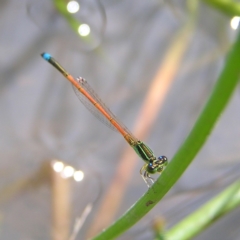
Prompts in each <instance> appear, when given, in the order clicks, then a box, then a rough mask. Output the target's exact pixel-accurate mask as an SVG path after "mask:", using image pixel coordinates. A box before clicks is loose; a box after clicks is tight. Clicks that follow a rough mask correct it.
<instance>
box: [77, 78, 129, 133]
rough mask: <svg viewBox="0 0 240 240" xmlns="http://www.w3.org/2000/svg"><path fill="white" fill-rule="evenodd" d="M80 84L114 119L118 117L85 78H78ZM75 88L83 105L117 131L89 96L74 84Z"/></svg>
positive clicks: (122, 125) (125, 128)
mask: <svg viewBox="0 0 240 240" xmlns="http://www.w3.org/2000/svg"><path fill="white" fill-rule="evenodd" d="M76 80H77V82H78V84H79V85H80V86H81V87H82V88H84V89H85V90H86V91H87V92H88V93H89V94H91V96H92V97H93V98H94V99H95V101H96V102H97V103H99V104H100V105H101V106H102V107H103V108H104V110H105V111H106V112H107V113H108V114H109V115H110V116H111V117H112V118H114V119H116V116H115V115H114V114H113V113H112V112H111V110H110V109H109V108H108V107H107V106H106V105H105V104H104V103H103V101H102V100H101V99H100V97H99V96H98V95H97V94H96V93H95V91H94V90H93V89H92V87H91V86H90V85H89V84H88V83H87V81H86V80H85V79H83V78H81V77H80V78H77V79H76ZM72 87H73V90H74V92H75V94H76V95H77V97H78V99H79V100H80V101H81V102H82V103H83V105H84V106H85V107H86V108H87V109H88V110H89V111H90V112H91V113H92V114H93V115H94V116H95V117H96V118H97V119H99V120H100V121H101V122H102V123H103V124H105V125H106V126H107V127H109V128H110V129H112V130H114V131H117V129H116V128H115V127H114V126H113V125H112V124H111V123H110V121H109V120H108V119H107V118H106V117H105V116H104V115H103V114H102V113H101V112H100V111H99V110H98V109H97V108H96V107H95V106H94V105H93V104H92V103H91V102H90V101H89V100H88V98H87V97H85V96H84V95H83V94H82V93H81V92H79V91H78V89H77V88H76V87H75V86H74V85H72ZM118 123H119V124H120V125H121V127H122V128H123V129H124V130H125V131H126V132H127V133H129V134H130V135H132V134H131V132H130V131H129V130H128V129H127V127H125V126H124V124H122V123H121V122H119V121H118Z"/></svg>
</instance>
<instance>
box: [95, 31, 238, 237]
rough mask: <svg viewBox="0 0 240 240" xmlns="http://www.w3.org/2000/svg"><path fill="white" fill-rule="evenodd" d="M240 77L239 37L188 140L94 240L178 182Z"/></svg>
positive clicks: (120, 228)
mask: <svg viewBox="0 0 240 240" xmlns="http://www.w3.org/2000/svg"><path fill="white" fill-rule="evenodd" d="M239 74H240V34H239V35H238V38H237V40H236V42H235V44H234V45H233V47H232V50H231V51H230V53H229V55H228V57H227V59H226V62H225V66H224V68H223V70H222V72H221V74H220V76H219V78H218V80H217V82H216V84H215V87H214V89H213V91H212V94H211V96H210V98H209V100H208V101H207V104H206V106H205V107H204V109H203V111H202V113H201V114H200V116H199V118H198V120H197V121H196V123H195V125H194V127H193V129H192V131H191V132H190V134H189V136H188V137H187V139H186V140H185V142H184V143H183V145H182V146H181V147H180V148H179V150H178V151H177V153H176V154H175V156H174V157H173V159H172V161H171V162H170V164H169V166H168V167H167V168H166V170H165V171H163V173H162V174H161V176H160V177H159V178H158V180H157V181H156V182H155V183H154V185H153V186H152V187H151V188H150V189H149V190H148V191H147V192H146V193H145V195H144V196H143V197H141V198H140V199H139V200H138V201H137V202H136V203H135V204H134V205H133V206H132V207H131V208H130V209H129V210H128V211H127V212H126V213H125V214H124V215H123V216H122V217H120V218H119V219H118V220H117V221H116V222H115V223H114V224H113V225H111V226H110V227H109V228H107V229H106V230H104V231H103V232H101V233H100V234H99V235H98V236H96V237H94V238H93V239H94V240H100V239H102V240H105V239H108V240H110V239H114V238H116V237H117V236H119V235H120V234H122V233H123V232H124V231H126V230H127V229H129V228H130V227H131V226H133V225H134V224H135V223H136V222H137V221H139V220H140V219H141V218H142V217H143V216H144V215H146V214H147V213H148V212H149V211H150V210H151V209H152V208H153V207H154V206H155V205H156V204H157V203H158V202H159V201H160V200H161V199H162V197H163V196H164V195H165V194H166V193H167V192H168V191H169V189H170V188H171V187H172V186H173V184H174V183H175V182H176V181H177V180H178V179H179V178H180V176H181V175H182V174H183V172H184V171H185V170H186V168H187V167H188V165H189V164H190V163H191V162H192V160H193V158H194V157H195V156H196V155H197V153H198V152H199V150H200V149H201V147H202V146H203V145H204V143H205V141H206V140H207V138H208V136H209V134H210V132H211V131H212V129H213V127H214V125H215V123H216V122H217V119H218V118H219V116H220V114H221V113H222V111H223V110H224V108H225V106H226V105H227V103H228V101H229V100H230V97H231V95H232V93H233V91H234V89H235V87H236V86H237V83H238V78H239Z"/></svg>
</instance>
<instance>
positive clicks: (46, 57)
mask: <svg viewBox="0 0 240 240" xmlns="http://www.w3.org/2000/svg"><path fill="white" fill-rule="evenodd" d="M41 56H42V57H43V58H44V59H45V60H47V61H49V60H50V59H51V55H50V54H49V53H42V54H41Z"/></svg>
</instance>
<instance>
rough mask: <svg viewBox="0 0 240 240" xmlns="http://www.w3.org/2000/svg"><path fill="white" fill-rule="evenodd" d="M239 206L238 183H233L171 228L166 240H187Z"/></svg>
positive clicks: (239, 184) (239, 193)
mask: <svg viewBox="0 0 240 240" xmlns="http://www.w3.org/2000/svg"><path fill="white" fill-rule="evenodd" d="M239 205H240V181H237V182H235V183H233V184H232V185H231V186H229V187H228V188H227V189H225V190H224V191H223V192H221V193H220V194H219V195H218V196H217V197H215V198H213V199H212V200H210V201H209V202H208V203H206V204H205V205H204V206H202V207H201V208H199V209H198V210H197V211H195V212H194V213H192V214H190V215H189V216H188V217H186V218H185V219H184V220H182V221H181V222H179V223H178V224H177V225H175V226H174V227H173V228H171V229H170V230H169V231H168V232H167V233H166V234H165V238H164V239H166V240H188V239H192V238H193V237H195V236H196V235H197V234H199V233H200V232H202V231H203V230H204V229H205V228H207V227H208V226H210V224H212V223H214V222H215V221H216V220H217V219H219V218H220V217H222V216H223V215H225V214H227V213H228V212H230V211H231V210H233V209H234V208H236V207H238V206H239Z"/></svg>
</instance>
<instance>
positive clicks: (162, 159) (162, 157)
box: [158, 156, 168, 165]
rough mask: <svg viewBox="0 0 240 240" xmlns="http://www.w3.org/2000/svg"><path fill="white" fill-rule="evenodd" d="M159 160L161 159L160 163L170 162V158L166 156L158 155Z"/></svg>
mask: <svg viewBox="0 0 240 240" xmlns="http://www.w3.org/2000/svg"><path fill="white" fill-rule="evenodd" d="M158 160H159V162H160V164H163V165H167V163H168V159H167V157H165V156H160V157H158Z"/></svg>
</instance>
